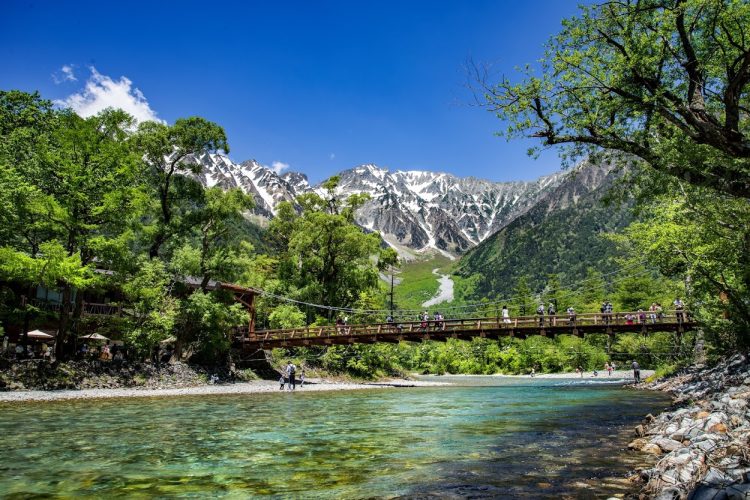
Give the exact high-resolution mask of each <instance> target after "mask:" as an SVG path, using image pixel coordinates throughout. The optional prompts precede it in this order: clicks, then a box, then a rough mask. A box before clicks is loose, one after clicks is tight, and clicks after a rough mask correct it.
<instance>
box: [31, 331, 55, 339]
mask: <svg viewBox="0 0 750 500" xmlns="http://www.w3.org/2000/svg"><path fill="white" fill-rule="evenodd" d="M28 336H29V338H30V339H54V338H55V336H54V335H50V334H49V333H46V332H43V331H41V330H32V331H30V332H29V333H28Z"/></svg>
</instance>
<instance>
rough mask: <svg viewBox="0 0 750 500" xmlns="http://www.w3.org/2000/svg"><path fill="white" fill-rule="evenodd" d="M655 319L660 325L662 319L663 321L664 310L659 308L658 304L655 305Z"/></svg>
mask: <svg viewBox="0 0 750 500" xmlns="http://www.w3.org/2000/svg"><path fill="white" fill-rule="evenodd" d="M656 319H657V321H659V323H661V321H662V319H664V309H663V308H662V307H661V304H660V303H659V302H657V303H656Z"/></svg>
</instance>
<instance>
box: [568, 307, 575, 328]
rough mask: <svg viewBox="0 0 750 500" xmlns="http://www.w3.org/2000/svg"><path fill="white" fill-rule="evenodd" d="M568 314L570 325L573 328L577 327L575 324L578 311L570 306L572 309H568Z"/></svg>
mask: <svg viewBox="0 0 750 500" xmlns="http://www.w3.org/2000/svg"><path fill="white" fill-rule="evenodd" d="M567 313H568V323H569V324H570V325H571V326H575V324H576V310H575V309H574V308H573V306H570V307H568V310H567Z"/></svg>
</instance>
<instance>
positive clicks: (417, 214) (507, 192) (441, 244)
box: [192, 154, 568, 256]
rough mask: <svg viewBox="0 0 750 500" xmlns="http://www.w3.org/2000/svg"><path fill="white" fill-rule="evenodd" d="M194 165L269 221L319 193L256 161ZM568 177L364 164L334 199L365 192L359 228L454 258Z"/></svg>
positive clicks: (404, 246)
mask: <svg viewBox="0 0 750 500" xmlns="http://www.w3.org/2000/svg"><path fill="white" fill-rule="evenodd" d="M192 161H194V162H195V163H197V164H199V165H200V166H201V170H200V172H199V173H198V174H195V177H196V178H197V179H198V180H199V181H200V182H201V183H203V184H204V185H205V186H208V187H211V186H217V185H218V186H221V187H223V188H231V187H239V188H241V189H242V190H243V191H245V192H246V193H249V194H252V195H253V197H254V198H255V201H256V208H255V213H256V214H258V215H260V216H263V217H267V218H270V217H273V215H274V211H275V207H276V205H277V204H278V203H280V202H281V201H293V200H294V198H295V197H296V196H298V195H299V194H301V193H304V192H309V191H318V192H321V188H320V186H310V184H309V182H308V180H307V177H306V176H305V175H304V174H300V173H297V172H287V173H284V174H278V173H277V172H275V171H274V170H272V169H270V168H267V167H264V166H263V165H261V164H259V163H258V162H256V161H254V160H250V161H245V162H243V163H240V164H237V163H234V162H232V161H231V160H230V159H229V158H227V157H226V156H223V155H219V154H204V155H201V156H200V157H196V158H193V159H192ZM567 175H568V173H562V172H559V173H556V174H553V175H549V176H545V177H541V178H540V179H538V180H536V181H533V182H491V181H486V180H481V179H476V178H473V177H465V178H461V177H456V176H453V175H450V174H445V173H435V172H425V171H395V172H391V171H389V170H387V169H383V168H379V167H377V166H375V165H361V166H359V167H356V168H352V169H349V170H345V171H343V172H341V173H340V174H339V177H340V179H341V180H340V182H339V186H338V188H337V190H336V194H337V196H342V197H343V196H348V195H351V194H354V193H368V194H369V195H370V197H371V199H370V201H368V202H367V203H366V204H365V205H364V206H363V207H362V208H361V209H360V210H359V211H358V212H357V216H356V220H357V223H358V224H360V225H361V226H362V227H363V228H366V229H368V230H372V231H378V232H380V233H381V235H382V236H383V238H384V239H385V240H386V241H387V242H388V243H389V244H391V245H392V246H394V247H396V248H397V249H400V250H404V251H406V252H414V251H426V250H430V249H434V250H438V251H441V252H443V253H445V254H448V255H451V256H454V255H456V254H460V253H463V252H465V251H467V250H468V249H470V248H472V247H474V246H475V245H477V244H479V243H480V242H482V241H484V240H486V239H487V238H488V237H489V236H491V235H492V234H494V233H495V232H496V231H498V230H500V229H502V228H503V227H505V226H506V225H507V224H509V223H510V222H512V221H513V220H515V219H516V218H517V217H519V216H520V215H522V214H524V213H525V212H526V211H528V210H529V209H530V208H532V207H533V206H535V205H536V204H537V203H538V201H539V200H540V199H541V198H542V197H543V196H544V195H545V193H548V192H549V191H550V190H553V189H555V188H556V187H557V186H558V185H560V183H561V182H562V181H563V179H565V178H566V177H567Z"/></svg>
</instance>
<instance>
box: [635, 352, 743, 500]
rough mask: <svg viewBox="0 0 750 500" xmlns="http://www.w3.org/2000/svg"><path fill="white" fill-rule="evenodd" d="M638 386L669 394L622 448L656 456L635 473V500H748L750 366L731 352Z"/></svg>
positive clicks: (741, 356) (741, 357) (738, 355)
mask: <svg viewBox="0 0 750 500" xmlns="http://www.w3.org/2000/svg"><path fill="white" fill-rule="evenodd" d="M639 387H641V388H644V389H652V390H658V391H665V392H669V393H671V394H673V395H674V398H675V399H674V407H673V409H671V410H669V411H666V412H663V413H661V414H659V415H658V416H656V417H653V416H651V415H648V416H647V417H646V418H645V419H644V421H643V424H641V425H639V426H637V427H636V428H635V434H636V439H634V440H633V441H632V442H631V443H630V444H629V445H628V446H629V447H630V448H631V449H635V450H640V451H641V452H643V453H651V454H654V455H657V456H659V457H660V459H659V461H658V462H657V463H656V465H655V466H654V467H653V468H650V469H646V470H642V471H640V476H641V479H642V480H643V481H644V482H645V485H644V488H643V490H642V494H641V498H656V499H658V500H674V499H680V500H682V499H686V498H689V499H691V500H703V499H735V498H743V499H745V498H750V477H749V476H750V414H749V413H748V402H749V401H748V400H750V365H749V364H748V356H747V355H743V354H737V355H734V356H732V357H731V358H728V359H726V360H724V361H722V362H721V363H719V364H718V365H716V366H715V367H713V368H707V367H704V366H696V367H693V368H690V369H688V370H686V371H684V372H682V373H680V374H678V375H676V376H673V377H670V378H667V379H665V380H660V381H656V382H652V383H649V384H641V385H640V386H639Z"/></svg>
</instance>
